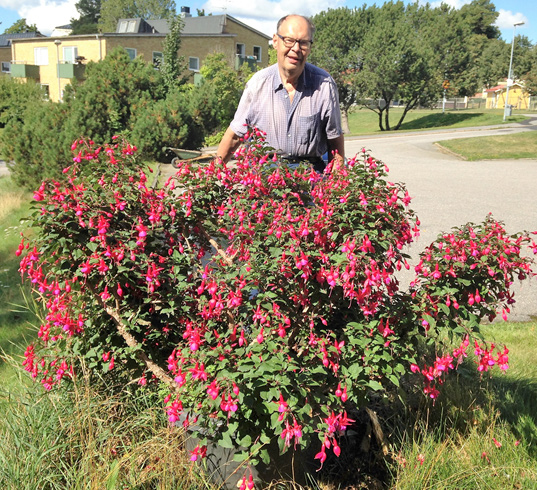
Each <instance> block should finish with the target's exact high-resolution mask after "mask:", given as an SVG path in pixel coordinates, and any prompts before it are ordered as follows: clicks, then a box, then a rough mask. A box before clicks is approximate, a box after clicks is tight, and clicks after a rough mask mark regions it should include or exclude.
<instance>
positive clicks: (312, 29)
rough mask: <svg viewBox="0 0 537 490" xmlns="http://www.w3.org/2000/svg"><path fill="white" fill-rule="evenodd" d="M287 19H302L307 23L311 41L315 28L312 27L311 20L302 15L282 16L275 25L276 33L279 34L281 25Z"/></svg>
mask: <svg viewBox="0 0 537 490" xmlns="http://www.w3.org/2000/svg"><path fill="white" fill-rule="evenodd" d="M289 17H301V18H302V19H304V20H305V21H306V22H307V23H308V28H309V30H310V33H311V40H312V41H313V35H314V34H315V26H314V25H313V22H312V21H311V19H310V18H309V17H305V16H304V15H298V14H288V15H285V16H283V17H282V18H281V19H280V20H279V21H278V23H277V24H276V32H278V33H279V32H280V27H281V25H282V24H283V23H284V22H285V21H286V20H287V19H288V18H289Z"/></svg>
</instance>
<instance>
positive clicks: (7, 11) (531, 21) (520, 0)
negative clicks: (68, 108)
mask: <svg viewBox="0 0 537 490" xmlns="http://www.w3.org/2000/svg"><path fill="white" fill-rule="evenodd" d="M175 1H176V4H177V9H178V10H180V8H181V6H182V5H185V6H188V7H190V13H191V14H192V15H196V14H197V9H204V10H205V13H206V14H209V13H212V14H213V15H217V14H223V13H227V14H229V15H231V16H233V17H235V18H237V19H239V20H240V21H242V22H244V23H246V24H248V25H250V26H251V27H253V28H255V29H257V30H259V31H261V32H263V33H265V34H267V35H269V36H272V34H273V32H274V30H275V26H276V22H277V21H278V19H279V18H280V17H282V16H284V15H286V14H290V13H296V14H302V15H308V16H309V15H315V14H317V13H318V12H322V11H323V10H328V9H329V8H337V7H349V8H353V7H361V6H362V5H364V4H365V5H373V4H377V5H382V4H383V3H384V0H377V1H375V0H307V1H305V0H295V1H294V2H293V3H292V5H293V9H294V10H289V1H288V0H249V1H246V2H245V1H244V0H196V1H194V0H175ZM404 1H405V3H413V0H412V1H409V0H404ZM420 2H422V0H420ZM76 3H77V0H0V23H1V24H0V33H3V32H4V30H5V29H7V28H8V27H10V26H11V25H13V23H14V22H16V21H17V20H18V19H21V18H24V19H26V22H27V23H28V24H30V25H31V24H36V25H37V28H38V29H39V31H40V32H41V33H42V34H45V35H47V36H50V34H51V33H52V30H53V29H54V27H56V26H61V25H65V24H68V23H69V21H70V20H71V19H72V18H77V17H78V12H77V10H76V8H75V4H76ZM423 3H425V2H423ZM429 3H430V4H431V5H432V6H436V5H438V4H440V3H441V2H440V1H438V2H437V1H434V0H432V1H430V2H429ZM443 3H447V4H449V5H451V6H452V7H455V8H460V7H461V6H462V5H463V4H465V3H469V2H468V1H466V0H444V2H443ZM492 3H493V4H494V5H495V7H496V11H497V12H498V13H499V14H500V15H499V16H498V19H497V21H496V25H497V26H498V27H499V28H500V30H501V33H502V39H503V40H505V41H507V42H511V40H512V39H513V33H514V27H513V25H514V24H515V23H518V22H524V23H525V24H524V25H522V26H518V27H517V28H516V34H522V35H525V36H527V37H528V38H529V40H530V41H531V42H532V43H533V44H536V43H537V2H536V1H534V0H492Z"/></svg>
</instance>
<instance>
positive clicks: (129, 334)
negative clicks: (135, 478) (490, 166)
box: [17, 131, 537, 485]
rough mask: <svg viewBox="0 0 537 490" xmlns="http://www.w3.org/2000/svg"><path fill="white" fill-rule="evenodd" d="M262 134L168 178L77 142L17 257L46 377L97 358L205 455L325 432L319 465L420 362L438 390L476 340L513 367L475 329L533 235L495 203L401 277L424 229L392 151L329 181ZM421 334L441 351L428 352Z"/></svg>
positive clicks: (485, 363)
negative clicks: (511, 231)
mask: <svg viewBox="0 0 537 490" xmlns="http://www.w3.org/2000/svg"><path fill="white" fill-rule="evenodd" d="M248 138H249V144H248V145H246V146H245V147H244V148H243V149H241V150H240V152H239V153H238V154H237V159H238V161H237V163H236V164H233V165H230V164H224V163H222V162H218V161H215V162H212V163H210V164H207V165H203V166H198V165H195V164H191V163H188V162H185V163H183V164H182V165H181V167H180V168H179V170H178V172H177V174H176V176H175V177H174V178H172V179H170V180H169V181H168V182H166V184H165V185H164V186H163V187H161V188H157V189H152V188H151V187H150V186H148V178H147V173H146V170H143V169H142V167H140V166H139V165H138V164H137V163H136V160H135V156H134V153H135V148H134V147H132V146H130V145H129V144H128V143H127V142H124V141H120V140H116V141H115V142H114V144H112V145H111V146H108V147H104V148H96V147H95V145H93V144H92V143H91V142H87V141H84V140H80V141H77V142H75V143H74V144H73V151H74V154H75V158H74V162H73V165H72V166H71V167H69V168H67V169H65V171H64V176H65V180H64V181H62V182H53V181H47V182H44V183H43V184H42V185H41V187H40V188H39V189H38V191H36V193H35V196H34V197H35V200H36V213H35V215H34V222H33V224H34V226H35V227H36V229H37V234H36V235H35V236H34V237H33V238H31V239H26V238H24V239H23V241H22V242H21V245H20V247H19V250H18V252H17V253H19V254H22V260H21V267H20V270H21V273H22V274H23V276H24V277H26V278H27V279H28V280H30V281H31V282H32V287H33V289H34V291H35V293H36V295H37V297H38V298H39V299H40V300H41V302H42V304H43V306H44V308H45V312H46V313H45V318H44V321H43V324H42V326H41V328H40V331H39V338H38V339H37V340H36V342H35V343H34V344H33V345H31V346H29V347H28V349H27V351H26V356H25V361H24V365H25V368H26V369H27V370H28V371H29V372H30V373H31V375H32V376H33V377H34V378H37V379H40V380H41V382H42V383H43V385H44V386H45V387H46V388H47V389H50V388H52V387H53V386H55V385H57V384H59V383H60V382H61V381H62V380H65V379H66V378H67V379H71V378H73V377H74V376H76V373H77V367H78V365H79V364H80V360H81V359H84V362H85V363H86V364H87V365H89V366H90V367H91V368H92V369H93V370H94V372H95V373H98V372H100V373H105V375H106V376H116V377H119V378H121V379H124V380H125V381H127V382H128V381H133V380H137V382H138V383H139V384H140V385H147V386H150V385H153V384H155V385H157V384H158V386H159V387H160V392H163V391H165V392H166V393H167V394H166V396H165V398H164V406H165V410H166V413H167V416H168V418H169V420H170V422H171V423H177V422H179V421H181V422H182V423H183V424H185V425H189V424H190V425H191V428H194V429H195V430H199V432H198V436H199V437H200V440H201V442H200V445H199V446H198V447H197V448H196V449H195V450H194V451H193V452H192V458H191V459H192V460H197V459H200V458H203V457H204V455H205V452H206V448H205V442H206V437H207V434H210V435H211V439H212V440H213V442H217V443H218V444H220V445H221V446H223V447H225V448H232V447H235V448H239V449H240V448H246V449H245V450H243V451H241V450H239V452H238V453H237V455H236V456H235V458H236V460H238V461H240V460H245V459H246V458H249V462H250V463H252V464H256V462H257V461H259V460H263V461H265V462H268V459H269V456H268V451H267V445H268V444H269V443H270V442H271V441H276V440H277V441H278V444H279V446H280V450H281V451H282V452H283V451H286V450H288V449H291V450H293V449H296V448H298V447H303V448H304V447H307V446H310V445H313V446H314V447H315V448H318V450H317V449H316V451H315V452H317V455H316V456H315V458H316V459H318V460H319V463H320V465H322V463H323V462H324V461H325V459H326V456H327V453H328V452H329V451H332V452H333V453H334V454H335V455H336V456H339V454H340V451H341V449H340V446H339V442H338V441H339V435H340V434H341V433H342V432H343V431H345V429H346V427H348V426H349V424H351V423H352V420H350V418H349V416H348V410H349V408H350V407H362V406H364V405H365V404H367V400H368V397H369V395H370V394H371V393H372V392H375V391H379V390H385V389H389V388H390V387H393V386H399V385H400V383H401V380H402V379H403V377H405V376H407V375H408V374H409V373H412V372H419V373H421V374H422V375H423V380H424V391H425V393H427V394H428V395H429V396H431V397H433V398H434V397H436V396H437V395H438V385H439V384H440V383H441V382H442V380H443V377H444V375H445V373H447V372H448V371H449V370H450V369H456V367H457V366H458V365H459V364H460V362H461V361H462V359H463V358H464V357H465V356H466V355H467V354H468V352H469V350H470V345H474V351H475V355H476V356H477V357H476V362H477V363H478V365H479V370H487V369H489V368H490V367H492V366H493V365H499V366H500V368H502V369H505V368H506V367H507V363H508V358H507V353H508V351H507V349H506V348H504V349H500V350H496V349H497V348H496V347H495V346H493V345H490V346H488V345H487V344H484V343H483V341H482V339H481V338H480V335H479V323H480V321H481V320H482V319H488V320H491V319H493V318H494V316H495V315H496V314H498V313H500V312H503V314H505V313H506V312H508V311H509V307H510V304H511V303H512V302H513V301H514V300H513V298H512V293H511V292H510V286H511V285H512V284H513V281H514V280H515V279H517V278H518V279H525V278H527V277H529V276H532V275H534V272H533V271H532V268H531V267H532V262H531V260H530V259H529V258H528V257H527V256H526V255H524V254H523V252H522V248H523V247H524V246H526V245H529V246H530V247H533V251H534V252H535V250H536V249H537V245H536V244H535V242H534V241H532V239H531V237H530V236H529V235H528V234H517V235H514V236H509V235H507V234H506V232H505V230H504V229H503V228H502V226H501V225H500V224H499V223H498V222H496V221H494V220H493V219H492V218H491V217H488V218H487V219H486V221H485V222H484V223H483V224H480V225H466V226H463V227H461V228H460V229H456V230H453V231H452V232H450V233H448V234H444V235H442V236H440V237H439V239H438V241H437V242H436V243H434V244H432V245H431V246H430V247H428V248H427V249H426V250H425V251H424V252H423V254H422V255H421V261H420V263H419V264H418V265H417V267H416V279H415V280H414V281H413V282H412V284H411V286H410V288H409V290H408V291H401V290H400V288H399V282H398V279H397V271H399V270H400V269H402V268H409V264H408V263H407V256H406V255H405V254H404V253H403V249H404V247H405V246H406V245H408V244H410V243H411V242H412V241H413V239H414V238H415V237H416V236H417V235H418V224H419V223H418V221H417V219H416V217H415V216H414V213H413V212H412V211H411V210H410V209H409V207H408V206H409V203H410V197H409V195H408V192H407V191H406V189H405V188H404V187H403V186H402V185H400V184H393V183H389V182H387V180H386V176H387V170H386V168H385V166H384V164H383V163H382V162H380V161H377V160H375V159H374V158H372V157H371V156H370V155H368V154H367V152H365V151H364V152H362V153H361V154H360V155H358V156H357V157H356V158H354V159H352V160H350V161H349V162H348V163H347V164H346V165H337V164H336V163H332V164H330V165H329V166H328V168H327V169H326V172H325V174H324V175H323V176H319V175H318V174H316V173H315V172H313V171H312V170H311V169H310V168H309V167H308V166H306V165H304V166H301V167H299V168H298V169H296V170H289V169H288V168H287V167H286V166H285V165H284V164H280V163H279V162H278V160H277V159H276V158H273V157H271V155H270V153H268V151H267V150H266V149H265V148H264V147H263V142H262V139H261V138H260V135H259V134H258V133H257V132H255V131H252V132H251V133H250V134H249V135H248ZM426 343H435V344H436V346H437V347H436V352H439V353H442V354H439V355H438V357H437V358H436V359H430V360H428V359H426V358H424V356H423V355H422V354H421V352H422V350H421V347H423V345H424V344H426ZM453 346H455V348H453ZM105 379H106V378H105ZM163 396H164V395H163ZM243 483H244V485H250V483H251V479H250V481H249V482H248V480H247V478H246V477H245V479H244V482H243Z"/></svg>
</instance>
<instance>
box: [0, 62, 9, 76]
mask: <svg viewBox="0 0 537 490" xmlns="http://www.w3.org/2000/svg"><path fill="white" fill-rule="evenodd" d="M6 67H7V70H6V69H5V68H6ZM1 70H2V73H11V63H10V62H9V61H2V66H1Z"/></svg>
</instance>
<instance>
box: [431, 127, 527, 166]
mask: <svg viewBox="0 0 537 490" xmlns="http://www.w3.org/2000/svg"><path fill="white" fill-rule="evenodd" d="M437 144H438V145H439V146H441V147H443V148H447V149H448V150H449V151H451V152H453V153H456V154H457V155H459V156H460V157H461V158H463V159H465V160H471V161H474V160H493V159H516V158H537V133H536V132H534V131H531V132H527V133H517V134H507V135H503V136H482V137H477V138H460V139H453V140H447V141H442V142H440V143H437Z"/></svg>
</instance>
